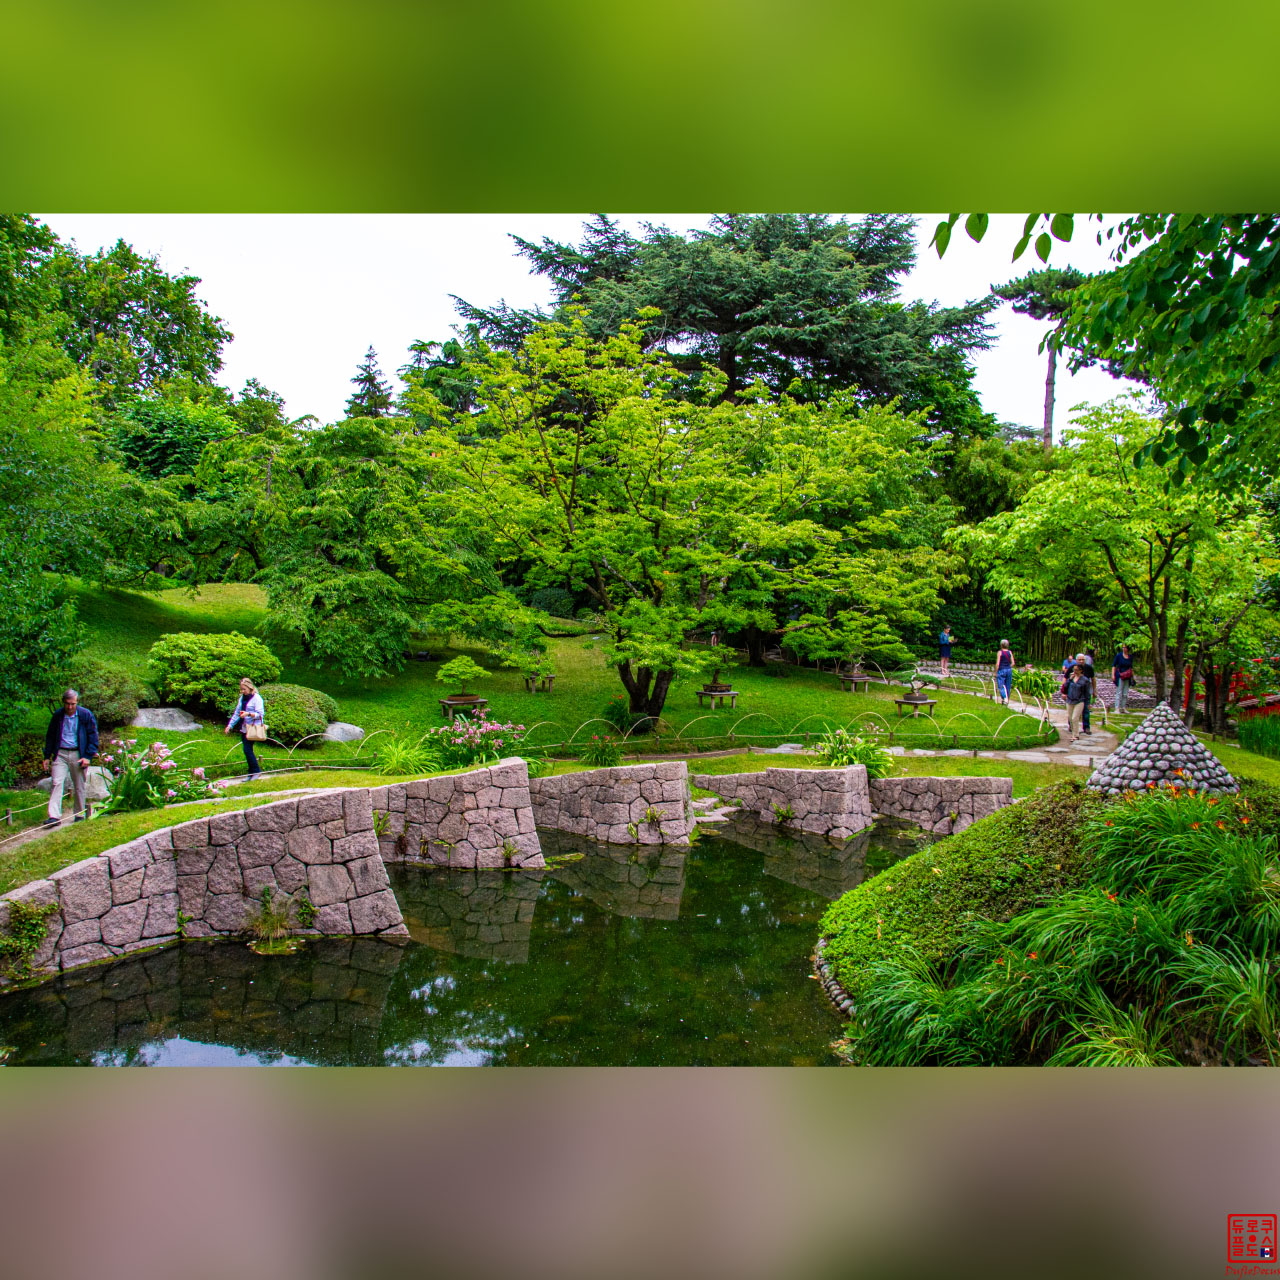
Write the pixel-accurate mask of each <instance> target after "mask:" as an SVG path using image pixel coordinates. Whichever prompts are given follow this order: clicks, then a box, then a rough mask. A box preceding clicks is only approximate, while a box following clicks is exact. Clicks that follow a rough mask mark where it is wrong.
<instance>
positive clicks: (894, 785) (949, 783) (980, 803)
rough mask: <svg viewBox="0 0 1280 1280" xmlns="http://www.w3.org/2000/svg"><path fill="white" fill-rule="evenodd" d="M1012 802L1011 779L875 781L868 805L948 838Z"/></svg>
mask: <svg viewBox="0 0 1280 1280" xmlns="http://www.w3.org/2000/svg"><path fill="white" fill-rule="evenodd" d="M1012 803H1013V779H1012V778H964V777H962V778H874V779H872V782H871V805H872V808H874V809H875V811H876V812H877V813H878V814H882V815H884V816H885V817H889V818H905V819H906V820H907V821H908V822H914V823H915V824H916V825H917V826H920V827H923V828H924V829H925V830H926V831H934V832H937V833H938V834H939V835H944V836H946V835H951V834H952V833H954V832H956V831H963V830H964V829H965V827H967V826H970V825H972V824H973V823H974V822H976V821H977V820H978V819H979V818H985V817H987V815H988V814H992V813H995V811H996V810H997V809H1003V808H1004V806H1005V805H1007V804H1012Z"/></svg>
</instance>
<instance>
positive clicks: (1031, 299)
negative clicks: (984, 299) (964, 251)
mask: <svg viewBox="0 0 1280 1280" xmlns="http://www.w3.org/2000/svg"><path fill="white" fill-rule="evenodd" d="M1087 278H1088V277H1087V276H1085V274H1084V273H1083V272H1082V271H1077V270H1076V269H1075V267H1065V268H1062V269H1059V268H1056V267H1049V268H1047V269H1046V270H1044V271H1029V272H1027V274H1026V275H1025V276H1020V277H1019V278H1018V279H1017V280H1010V281H1009V283H1008V284H1002V285H992V286H991V292H992V293H994V294H995V295H996V297H997V298H1003V299H1004V300H1005V301H1006V302H1011V303H1013V309H1014V311H1016V312H1017V313H1018V315H1022V316H1030V317H1031V318H1032V319H1033V320H1052V321H1053V323H1054V325H1055V328H1054V331H1053V332H1052V333H1050V334H1049V336H1048V339H1047V341H1046V342H1045V346H1047V347H1048V348H1049V374H1048V377H1046V378H1045V381H1044V451H1045V453H1051V452H1052V451H1053V384H1054V378H1055V376H1056V374H1057V370H1058V345H1057V337H1058V333H1057V327H1058V326H1060V325H1061V322H1062V319H1063V317H1064V316H1065V315H1066V314H1067V312H1068V311H1070V310H1071V291H1072V290H1073V289H1078V288H1079V287H1080V286H1081V285H1082V284H1084V282H1085V280H1086V279H1087Z"/></svg>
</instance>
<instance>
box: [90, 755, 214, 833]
mask: <svg viewBox="0 0 1280 1280" xmlns="http://www.w3.org/2000/svg"><path fill="white" fill-rule="evenodd" d="M98 760H99V761H100V763H101V764H102V766H103V768H104V769H106V770H107V772H108V774H109V775H110V777H109V780H108V782H107V801H106V803H105V804H103V805H101V806H100V807H99V808H98V809H97V810H95V813H96V814H107V813H132V812H135V811H137V810H139V809H160V808H163V807H164V806H165V805H168V804H180V803H182V802H183V801H186V800H207V799H209V798H210V797H215V796H218V795H220V794H221V793H222V789H223V787H225V786H226V783H224V782H218V781H209V780H208V779H207V778H206V777H205V773H204V769H203V768H201V767H199V766H197V767H196V768H194V769H183V768H181V767H180V766H179V764H178V762H177V761H176V760H175V759H174V758H173V752H172V751H171V750H170V749H169V748H168V747H167V746H166V745H165V744H164V743H163V742H153V743H152V744H151V745H150V746H149V747H143V748H141V749H139V748H138V740H137V739H136V738H126V739H121V738H111V739H109V740H108V741H107V742H106V743H105V744H104V746H103V749H102V751H101V752H100V754H99V756H98Z"/></svg>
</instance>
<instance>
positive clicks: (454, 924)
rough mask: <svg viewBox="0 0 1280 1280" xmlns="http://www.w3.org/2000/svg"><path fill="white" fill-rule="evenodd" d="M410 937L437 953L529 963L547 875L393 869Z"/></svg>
mask: <svg viewBox="0 0 1280 1280" xmlns="http://www.w3.org/2000/svg"><path fill="white" fill-rule="evenodd" d="M389 870H390V871H391V875H392V883H393V885H394V887H395V891H396V898H397V900H398V901H399V903H400V912H401V914H402V915H403V916H404V921H405V924H406V925H407V926H408V928H409V937H410V938H412V939H413V940H414V941H415V942H421V943H423V944H424V945H426V946H428V947H433V948H434V949H435V950H437V951H448V952H451V953H452V954H454V955H460V956H470V957H472V958H474V959H478V960H505V961H508V962H510V963H513V964H524V963H525V962H526V961H528V959H529V937H530V934H531V933H532V930H533V910H534V904H535V903H536V902H537V898H538V893H539V890H540V888H541V885H542V875H543V873H542V872H539V871H522V872H520V873H519V874H513V873H511V872H507V871H444V870H436V869H432V868H426V867H416V866H411V865H400V866H393V867H391V868H389Z"/></svg>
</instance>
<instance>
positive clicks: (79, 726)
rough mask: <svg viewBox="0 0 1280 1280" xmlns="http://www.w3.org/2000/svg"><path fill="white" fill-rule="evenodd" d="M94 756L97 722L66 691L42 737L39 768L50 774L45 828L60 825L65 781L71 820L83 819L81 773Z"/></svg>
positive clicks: (75, 696)
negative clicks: (69, 792) (71, 802)
mask: <svg viewBox="0 0 1280 1280" xmlns="http://www.w3.org/2000/svg"><path fill="white" fill-rule="evenodd" d="M97 754H98V722H97V720H96V719H95V718H94V714H93V712H92V711H90V710H89V709H88V708H87V707H82V706H81V705H80V695H79V694H78V693H77V692H76V691H75V690H74V689H68V690H67V691H66V693H64V694H63V695H62V710H61V711H55V712H54V713H53V719H52V720H50V721H49V728H48V730H47V731H46V732H45V735H44V760H43V761H42V764H43V767H44V771H45V773H50V772H52V774H53V790H52V791H50V792H49V816H48V817H47V818H46V819H45V820H44V825H45V826H46V827H56V826H57V825H58V824H59V823H60V822H61V821H62V792H63V789H64V788H65V787H66V785H67V778H68V777H70V779H71V785H72V787H73V788H74V789H75V796H76V799H75V820H76V821H77V822H79V821H80V819H81V818H83V817H84V791H85V774H84V771H85V770H86V769H87V768H88V767H89V761H90V760H92V759H93V757H94V756H95V755H97Z"/></svg>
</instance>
